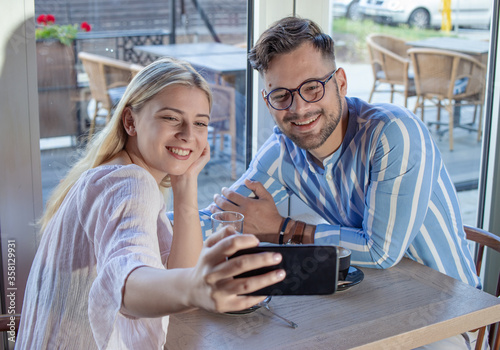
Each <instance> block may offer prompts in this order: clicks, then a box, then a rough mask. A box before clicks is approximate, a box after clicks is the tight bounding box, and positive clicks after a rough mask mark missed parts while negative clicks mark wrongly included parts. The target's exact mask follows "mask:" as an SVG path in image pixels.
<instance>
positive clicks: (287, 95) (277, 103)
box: [264, 68, 339, 111]
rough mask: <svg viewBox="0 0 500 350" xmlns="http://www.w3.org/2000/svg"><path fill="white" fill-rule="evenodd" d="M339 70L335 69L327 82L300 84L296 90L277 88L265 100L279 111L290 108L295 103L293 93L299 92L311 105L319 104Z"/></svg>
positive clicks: (314, 80)
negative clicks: (326, 87) (328, 84)
mask: <svg viewBox="0 0 500 350" xmlns="http://www.w3.org/2000/svg"><path fill="white" fill-rule="evenodd" d="M338 70H339V69H338V68H337V69H335V70H334V71H333V72H332V74H330V75H329V76H328V78H326V79H325V80H323V81H321V80H316V79H313V80H308V81H305V82H303V83H302V84H300V85H299V86H298V87H297V88H296V89H291V90H290V89H287V88H277V89H274V90H273V91H271V92H270V93H268V94H267V95H266V96H264V98H265V99H266V100H267V102H268V103H269V105H270V106H271V107H273V108H274V109H276V110H278V111H282V110H284V109H288V108H290V106H291V105H292V103H293V93H294V92H295V91H297V92H298V93H299V95H300V97H301V98H302V99H303V100H304V101H306V102H309V103H313V102H318V101H319V100H321V99H322V98H323V96H325V85H326V83H328V82H329V81H330V80H331V79H332V78H333V76H334V75H335V73H337V71H338Z"/></svg>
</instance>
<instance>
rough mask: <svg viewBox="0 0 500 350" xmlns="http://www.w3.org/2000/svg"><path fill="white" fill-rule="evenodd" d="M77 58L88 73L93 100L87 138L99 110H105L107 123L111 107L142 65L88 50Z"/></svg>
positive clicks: (92, 129)
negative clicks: (93, 104)
mask: <svg viewBox="0 0 500 350" xmlns="http://www.w3.org/2000/svg"><path fill="white" fill-rule="evenodd" d="M78 58H79V59H80V61H81V62H82V64H83V68H84V70H85V72H86V73H87V75H88V78H89V89H90V94H91V96H92V99H93V100H94V101H95V106H94V108H93V111H92V114H91V115H89V117H90V128H89V135H88V138H89V139H90V138H91V137H92V134H93V133H94V131H95V125H96V120H97V118H98V117H99V112H100V111H101V110H104V111H105V113H104V114H105V115H104V116H105V123H106V124H107V123H108V121H109V119H110V117H111V114H112V111H113V107H114V106H115V104H116V103H118V101H119V100H120V98H121V96H122V95H123V92H124V91H125V88H126V86H127V85H128V83H129V82H130V80H131V79H132V78H133V77H134V75H135V74H137V73H138V72H139V71H140V70H141V69H142V68H143V67H142V66H139V65H137V64H133V63H129V62H125V61H121V60H117V59H114V58H110V57H105V56H100V55H95V54H91V53H88V52H79V53H78Z"/></svg>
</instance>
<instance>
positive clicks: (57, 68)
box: [35, 14, 91, 138]
mask: <svg viewBox="0 0 500 350" xmlns="http://www.w3.org/2000/svg"><path fill="white" fill-rule="evenodd" d="M80 28H81V29H82V30H83V31H87V32H88V31H90V30H91V27H90V25H89V24H88V23H87V22H83V23H81V25H80ZM77 33H78V26H77V25H76V24H65V25H59V24H56V19H55V17H54V16H53V15H51V14H47V15H45V14H43V15H40V16H38V17H37V28H36V29H35V37H36V39H37V40H36V53H37V68H38V101H39V115H40V137H41V138H45V137H56V136H66V135H76V134H77V132H78V120H77V117H76V99H75V95H76V93H77V81H76V69H75V63H76V62H75V52H74V45H73V43H74V40H75V39H76V35H77Z"/></svg>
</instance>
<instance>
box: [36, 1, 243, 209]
mask: <svg viewBox="0 0 500 350" xmlns="http://www.w3.org/2000/svg"><path fill="white" fill-rule="evenodd" d="M35 11H36V13H35V18H39V19H41V21H39V22H38V23H37V27H38V28H39V29H47V28H48V27H57V28H62V27H65V28H67V27H73V25H75V27H74V28H76V30H75V33H73V34H74V35H73V37H72V38H70V40H69V42H65V43H61V42H60V41H59V40H58V38H57V37H50V36H49V35H46V36H44V37H39V38H38V40H37V62H38V72H39V84H38V88H39V101H40V106H39V114H40V145H41V161H42V185H43V200H44V203H45V202H46V200H47V199H48V196H49V195H50V192H51V190H52V189H53V188H54V187H55V185H56V184H57V183H58V181H59V180H60V179H61V178H62V177H63V176H64V175H65V173H66V171H67V170H68V169H69V167H70V165H71V164H72V162H73V161H74V159H75V158H76V157H77V155H78V152H79V151H80V150H81V149H82V148H83V147H85V144H86V140H87V137H88V134H89V131H90V129H91V126H92V129H94V127H95V130H96V132H98V130H99V129H100V128H101V127H102V126H103V125H105V124H106V122H107V120H109V117H110V112H111V111H112V108H113V105H114V104H115V103H116V102H117V101H118V100H119V98H120V96H121V94H122V93H123V89H124V86H126V84H127V83H128V82H129V81H130V79H131V78H132V76H133V75H134V74H135V73H134V72H136V71H137V69H140V67H141V66H144V65H147V64H148V63H150V62H151V61H152V60H154V59H156V58H157V57H161V56H163V55H171V56H175V57H179V58H181V59H184V60H187V61H188V62H190V63H191V64H192V65H193V66H194V67H195V69H197V70H199V71H200V72H202V75H204V77H205V78H206V79H207V80H208V82H209V83H210V84H212V86H213V90H214V94H215V99H216V101H217V106H216V107H215V108H214V110H213V113H214V118H213V120H214V122H213V123H212V125H210V132H209V142H210V143H211V147H212V159H211V161H210V163H209V164H208V165H207V166H206V168H205V170H204V171H203V172H202V173H201V175H200V181H199V205H200V207H204V206H206V205H208V204H209V203H211V201H212V197H213V194H214V193H216V192H220V189H221V187H223V186H229V185H230V184H231V183H232V182H233V181H234V179H236V178H237V177H238V176H239V175H241V173H242V172H243V171H244V162H245V149H246V140H245V135H246V133H245V126H246V116H245V94H246V91H245V87H246V82H245V77H246V74H245V69H246V28H247V25H246V21H247V19H246V11H247V3H246V1H242V0H237V1H231V2H228V1H224V2H219V1H197V2H191V1H174V0H170V1H164V0H161V1H159V0H152V1H150V2H148V6H144V4H143V3H141V2H139V1H138V2H130V1H118V2H117V1H111V0H105V1H99V2H95V1H79V2H73V1H63V2H61V1H58V2H54V1H50V0H37V1H36V2H35ZM42 19H43V21H42ZM81 22H85V23H86V24H87V25H88V26H89V27H88V26H85V27H82V26H80V23H81ZM88 29H90V31H88ZM57 35H60V34H57ZM178 46H179V47H182V50H177V52H175V49H174V52H170V53H165V54H161V53H160V54H154V53H151V52H147V50H146V51H145V50H141V49H140V47H142V48H143V49H147V48H148V47H149V48H151V47H154V48H168V49H170V48H172V47H173V48H175V47H178ZM82 52H85V53H86V54H90V55H94V56H96V57H98V60H97V61H98V64H94V66H91V65H90V64H86V65H85V66H84V65H83V64H82V59H80V58H79V54H81V53H82ZM84 55H85V54H83V56H84ZM83 56H82V55H80V57H83ZM94 56H92V57H94ZM85 57H88V56H85ZM94 63H95V62H94ZM98 78H99V79H100V80H101V81H100V82H99V83H100V85H99V84H97V83H96V80H99V79H98Z"/></svg>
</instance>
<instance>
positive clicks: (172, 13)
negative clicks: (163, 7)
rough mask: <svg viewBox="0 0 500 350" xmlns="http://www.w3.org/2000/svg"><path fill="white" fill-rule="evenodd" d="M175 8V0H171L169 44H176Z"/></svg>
mask: <svg viewBox="0 0 500 350" xmlns="http://www.w3.org/2000/svg"><path fill="white" fill-rule="evenodd" d="M175 8H176V3H175V0H172V1H171V2H170V35H169V36H170V39H169V44H175V27H176V23H175V18H176V16H175Z"/></svg>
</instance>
